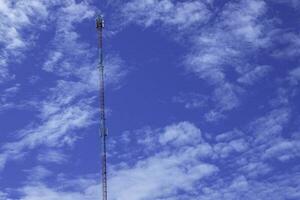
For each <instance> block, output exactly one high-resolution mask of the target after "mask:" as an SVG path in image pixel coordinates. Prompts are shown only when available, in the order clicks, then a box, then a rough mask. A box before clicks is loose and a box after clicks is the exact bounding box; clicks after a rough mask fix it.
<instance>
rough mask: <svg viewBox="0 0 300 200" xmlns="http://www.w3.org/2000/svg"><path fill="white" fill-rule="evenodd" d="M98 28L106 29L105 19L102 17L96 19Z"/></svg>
mask: <svg viewBox="0 0 300 200" xmlns="http://www.w3.org/2000/svg"><path fill="white" fill-rule="evenodd" d="M96 28H97V29H103V28H104V19H103V17H102V16H100V15H99V16H98V17H97V19H96Z"/></svg>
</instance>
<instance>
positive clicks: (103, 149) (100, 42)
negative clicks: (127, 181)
mask: <svg viewBox="0 0 300 200" xmlns="http://www.w3.org/2000/svg"><path fill="white" fill-rule="evenodd" d="M103 28H104V20H103V18H102V17H101V16H98V17H97V19H96V29H97V32H98V54H99V61H98V69H99V75H100V88H99V94H100V133H101V159H102V200H107V167H106V138H107V128H106V119H105V93H104V65H103Z"/></svg>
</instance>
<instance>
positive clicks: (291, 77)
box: [288, 67, 300, 85]
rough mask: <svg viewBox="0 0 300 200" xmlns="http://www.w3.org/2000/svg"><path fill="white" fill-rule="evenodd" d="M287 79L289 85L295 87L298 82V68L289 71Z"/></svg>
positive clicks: (299, 70) (299, 76)
mask: <svg viewBox="0 0 300 200" xmlns="http://www.w3.org/2000/svg"><path fill="white" fill-rule="evenodd" d="M288 79H289V81H290V82H291V84H293V85H297V84H298V83H299V82H300V67H298V68H295V69H293V70H292V71H290V73H289V77H288Z"/></svg>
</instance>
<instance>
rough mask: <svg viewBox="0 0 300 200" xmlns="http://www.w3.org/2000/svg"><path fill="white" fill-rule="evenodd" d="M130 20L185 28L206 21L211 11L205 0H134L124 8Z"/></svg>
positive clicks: (145, 23) (144, 23)
mask: <svg viewBox="0 0 300 200" xmlns="http://www.w3.org/2000/svg"><path fill="white" fill-rule="evenodd" d="M122 12H123V15H124V17H125V18H126V20H127V21H129V22H135V23H139V24H142V25H143V26H146V27H149V26H151V25H156V24H158V23H163V24H165V25H167V26H175V27H177V28H178V29H184V28H187V27H190V26H193V25H196V26H198V25H199V23H203V22H205V21H206V20H207V19H208V17H209V15H210V13H209V11H208V9H207V7H206V5H205V4H204V3H203V2H198V1H188V2H177V3H175V2H174V1H170V0H143V1H140V0H134V1H131V2H129V3H127V4H126V5H125V6H124V8H123V9H122Z"/></svg>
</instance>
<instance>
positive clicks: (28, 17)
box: [0, 0, 48, 82]
mask: <svg viewBox="0 0 300 200" xmlns="http://www.w3.org/2000/svg"><path fill="white" fill-rule="evenodd" d="M47 6H48V4H47V3H45V2H41V1H37V0H32V1H17V2H13V1H8V0H1V1H0V34H1V38H0V44H1V45H3V48H2V50H1V52H0V82H1V81H4V80H7V79H11V78H12V77H11V76H12V75H10V74H9V70H8V68H7V67H8V66H7V65H8V64H9V63H10V62H11V61H14V62H16V61H19V59H21V58H22V57H23V55H22V53H23V52H24V51H25V50H26V49H27V48H28V47H29V46H30V45H31V43H32V39H31V38H32V34H34V32H35V31H36V30H38V29H40V27H41V21H42V20H44V19H46V17H47V15H48V11H47ZM37 23H39V25H37ZM24 30H26V31H27V32H28V34H26V35H25V34H24Z"/></svg>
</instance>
